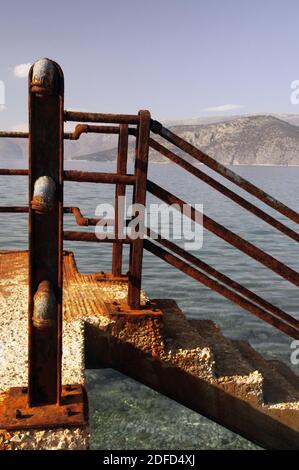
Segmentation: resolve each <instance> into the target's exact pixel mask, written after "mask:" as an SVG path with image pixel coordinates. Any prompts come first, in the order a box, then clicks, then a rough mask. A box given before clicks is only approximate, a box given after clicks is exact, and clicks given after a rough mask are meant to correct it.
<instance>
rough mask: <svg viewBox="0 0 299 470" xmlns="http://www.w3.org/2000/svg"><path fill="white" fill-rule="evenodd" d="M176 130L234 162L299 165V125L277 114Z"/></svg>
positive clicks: (226, 161) (247, 117) (206, 149)
mask: <svg viewBox="0 0 299 470" xmlns="http://www.w3.org/2000/svg"><path fill="white" fill-rule="evenodd" d="M172 130H173V131H174V132H176V133H177V134H179V135H180V136H182V137H184V138H185V139H186V140H188V141H189V142H190V143H192V144H193V145H195V146H196V147H199V148H201V149H202V150H203V151H204V152H206V153H208V154H209V155H211V156H212V157H214V158H216V159H217V160H219V161H221V162H222V163H225V164H230V165H233V164H234V165H240V164H247V165H261V164H262V165H265V164H272V165H299V128H298V127H297V126H294V125H292V124H289V123H287V122H285V121H282V120H281V119H278V118H276V117H274V116H267V115H262V116H245V117H239V118H237V119H234V120H231V121H226V122H221V123H217V124H208V125H200V126H175V127H173V128H172Z"/></svg>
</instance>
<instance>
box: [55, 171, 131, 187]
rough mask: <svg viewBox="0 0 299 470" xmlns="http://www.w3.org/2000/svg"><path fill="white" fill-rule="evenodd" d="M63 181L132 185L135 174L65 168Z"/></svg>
mask: <svg viewBox="0 0 299 470" xmlns="http://www.w3.org/2000/svg"><path fill="white" fill-rule="evenodd" d="M64 179H65V181H76V182H81V183H107V184H117V183H119V184H125V185H134V184H135V181H136V177H135V175H128V174H127V175H118V174H117V173H99V172H88V171H78V170H65V171H64Z"/></svg>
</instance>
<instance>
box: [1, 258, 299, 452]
mask: <svg viewBox="0 0 299 470" xmlns="http://www.w3.org/2000/svg"><path fill="white" fill-rule="evenodd" d="M9 256H11V259H9ZM5 257H6V258H5ZM3 260H6V261H5V266H6V268H5V269H8V268H7V265H8V264H9V266H10V268H9V269H10V270H11V276H12V275H13V279H17V284H14V286H16V287H17V289H16V290H14V289H11V288H10V287H9V285H8V284H7V282H6V284H5V282H2V281H1V282H0V290H1V295H2V297H3V299H4V298H6V307H4V304H3V306H2V307H0V313H1V308H2V310H3V312H6V313H5V315H4V316H5V317H7V318H8V319H7V322H6V323H5V324H4V323H3V326H2V325H1V326H0V328H3V332H4V336H5V335H6V336H5V338H6V340H5V341H7V342H8V343H7V344H6V343H5V344H2V348H3V350H4V353H5V355H4V357H5V361H6V359H8V358H9V357H10V358H11V359H12V358H13V359H14V361H13V364H12V365H10V367H7V365H6V366H5V367H4V366H3V365H1V366H0V383H1V384H3V387H4V388H5V387H7V386H8V385H9V386H11V385H12V384H17V385H19V384H23V383H24V380H25V376H24V375H23V376H22V373H23V372H22V370H24V371H25V369H26V368H25V365H26V357H25V356H26V354H25V353H24V351H25V350H26V348H25V346H24V345H25V343H24V341H26V327H25V323H24V324H23V323H22V321H23V320H21V318H22V317H24V315H25V312H26V300H25V297H24V296H25V294H24V293H25V291H26V275H25V274H24V273H25V272H26V268H25V265H26V254H24V253H23V254H18V255H10V254H3V255H0V263H1V262H2V263H3ZM17 260H19V261H17ZM8 261H9V263H8ZM17 263H19V265H17ZM2 266H3V265H2ZM22 266H23V267H22ZM0 269H1V264H0ZM2 269H3V268H2ZM22 270H23V271H22ZM21 272H23V275H22V276H23V277H22V276H21V274H20V273H21ZM17 273H18V274H17ZM19 288H20V289H21V290H18V289H19ZM15 292H17V294H16V295H15ZM126 294H127V284H126V282H125V281H123V282H110V281H103V280H99V276H97V275H83V274H80V273H78V271H77V269H76V265H75V261H74V258H73V256H72V254H65V256H64V320H65V330H64V353H65V355H64V359H63V381H64V383H67V382H74V381H76V382H78V381H80V380H78V378H79V379H80V377H82V380H83V367H84V365H83V350H82V348H83V336H82V335H83V332H82V328H83V326H84V334H85V361H86V367H89V368H96V367H99V366H102V365H104V366H109V367H113V368H115V369H118V370H120V371H121V372H124V373H125V374H127V375H129V376H131V377H132V378H135V379H137V380H139V381H140V382H142V383H144V384H146V385H148V386H150V387H152V388H153V389H155V390H157V391H159V392H161V393H164V394H165V395H167V396H169V397H171V398H173V399H175V400H176V401H178V402H180V403H182V404H184V405H186V406H188V407H190V408H191V409H193V410H195V411H198V412H199V413H201V414H203V415H205V416H207V417H209V418H211V419H212V420H214V421H216V422H218V423H219V424H221V425H223V426H226V427H227V428H229V429H231V430H232V431H234V432H236V433H238V434H240V435H242V436H244V437H246V438H247V439H249V440H251V441H253V442H256V443H257V444H259V445H260V446H262V447H266V448H269V449H298V448H299V383H298V378H297V377H296V376H294V374H293V373H292V372H291V371H290V370H289V369H288V368H287V370H285V368H284V367H283V366H281V364H280V363H273V361H265V360H264V359H263V358H262V357H261V356H260V355H259V354H257V353H256V352H255V351H254V350H253V349H252V348H251V347H250V345H248V344H246V343H240V342H239V343H236V342H233V341H230V340H228V339H226V338H225V337H224V336H223V335H222V333H221V331H220V330H219V328H218V327H217V326H216V325H215V324H214V323H213V322H211V321H207V320H192V321H188V320H187V318H186V317H185V315H184V314H183V313H182V312H181V311H180V309H179V308H178V306H177V305H176V303H175V302H174V301H172V300H156V301H155V302H156V304H157V307H158V308H160V309H162V310H163V317H162V318H159V317H155V318H154V317H151V318H149V317H136V318H131V317H129V318H128V317H124V316H119V315H111V312H110V311H109V310H108V309H107V306H106V302H107V303H111V302H119V303H122V302H125V299H126ZM22 296H23V297H22ZM21 297H22V298H24V302H23V303H20V298H21ZM3 299H2V301H1V302H4V300H3ZM10 299H11V300H10ZM146 300H147V299H146V296H145V295H143V302H145V301H146ZM21 305H23V306H22V309H20V308H19V306H21ZM16 306H17V307H18V308H17V309H16ZM16 310H17V311H18V312H20V313H18V318H17V320H16V318H15V317H16ZM23 310H24V312H23ZM8 312H10V313H8ZM22 312H23V313H22ZM5 321H6V320H5ZM16 321H17V322H19V323H18V330H16V331H18V333H15V334H14V332H13V331H12V330H13V329H14V328H12V326H11V325H12V324H13V322H16ZM14 324H15V323H14ZM21 328H22V331H23V329H24V332H22V334H23V335H24V338H23V337H20V331H21ZM5 329H6V330H7V329H8V330H9V333H7V331H4V330H5ZM21 342H22V344H23V346H22V347H20V344H21ZM78 345H80V347H79V348H78ZM12 349H14V350H15V351H19V354H18V357H16V355H12V353H11V350H12ZM9 354H10V356H9ZM5 361H4V363H6V362H5ZM21 382H22V383H21ZM55 432H56V433H57V432H58V431H55ZM75 432H78V431H77V430H76V431H75V430H72V433H73V434H72V439H73V440H72V441H70V439H71V438H70V436H67V437H65V438H63V439H62V440H61V441H59V435H58V434H56V437H54V436H55V433H53V435H52V434H50V435H49V436H48V435H47V433H46V434H44V435H43V436H44V437H42V439H44V440H41V442H39V443H38V442H37V440H38V434H37V432H35V434H34V435H35V439H36V441H35V442H36V444H37V447H39V448H42V447H43V446H45V447H48V446H49V448H57V446H61V445H62V447H63V446H64V447H67V445H69V448H74V447H75V446H76V445H80V442H81V443H82V442H85V443H86V440H85V441H84V439H85V437H86V434H87V431H86V434H85V436H83V435H79V436H77V437H78V439H77V440H76V436H75ZM60 437H61V436H60ZM4 438H5V439H6V441H9V439H7V436H6V434H5V433H4ZM48 438H49V439H50V441H51V442H50V443H48V442H47V439H48ZM13 439H18V438H17V437H13ZM61 442H62V444H61ZM12 444H13V445H16V446H17V447H18V448H20V447H21V444H19V443H12ZM10 445H11V440H10ZM28 445H29V444H25V447H26V446H27V447H26V448H28ZM51 446H52V447H51ZM55 446H56V447H55Z"/></svg>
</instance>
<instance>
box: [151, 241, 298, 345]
mask: <svg viewBox="0 0 299 470" xmlns="http://www.w3.org/2000/svg"><path fill="white" fill-rule="evenodd" d="M144 248H145V249H146V250H147V251H149V252H150V253H152V254H154V255H155V256H157V257H158V258H160V259H162V260H164V261H166V262H167V263H168V264H170V265H172V266H174V267H175V268H177V269H179V270H180V271H182V272H184V273H185V274H187V275H188V276H190V277H192V278H193V279H195V280H196V281H198V282H200V283H202V284H204V285H205V286H207V287H209V288H210V289H212V290H214V291H216V292H218V293H219V294H221V295H222V296H223V297H226V298H227V299H229V300H231V301H233V302H234V303H236V304H238V305H239V306H240V307H242V308H244V309H245V310H247V311H248V312H250V313H252V314H253V315H255V316H256V317H258V318H261V319H262V320H264V321H265V322H267V323H269V324H270V325H272V326H274V327H275V328H277V329H278V330H280V331H283V332H284V333H286V334H288V335H289V336H291V337H292V338H295V339H299V331H298V330H297V329H295V328H294V327H293V326H291V325H289V324H287V323H285V322H284V321H283V320H281V319H280V318H277V317H275V316H274V315H272V314H271V313H269V312H267V311H266V310H264V309H263V308H261V307H259V306H258V305H256V304H254V303H253V302H251V301H250V300H247V299H246V298H244V297H242V296H241V295H239V294H238V293H236V292H234V291H233V290H231V289H229V288H228V287H226V286H225V285H223V284H221V283H219V282H217V281H216V280H214V279H212V278H211V277H209V276H208V275H206V274H205V273H203V272H201V271H200V270H199V269H196V268H194V267H193V266H190V265H189V264H188V263H186V262H185V261H183V260H182V259H180V258H178V257H177V256H175V255H173V254H172V253H170V252H169V251H167V250H164V249H163V248H161V247H160V246H158V245H157V244H155V243H153V242H151V241H150V240H144Z"/></svg>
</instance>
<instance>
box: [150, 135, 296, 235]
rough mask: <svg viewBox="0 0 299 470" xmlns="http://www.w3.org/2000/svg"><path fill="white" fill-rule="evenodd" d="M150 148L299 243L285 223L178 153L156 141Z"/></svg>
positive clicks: (293, 232)
mask: <svg viewBox="0 0 299 470" xmlns="http://www.w3.org/2000/svg"><path fill="white" fill-rule="evenodd" d="M150 147H151V148H153V149H154V150H156V151H157V152H160V153H161V154H162V155H164V156H165V157H166V158H168V159H169V160H170V161H172V162H173V163H176V164H177V165H179V166H180V167H182V168H184V170H186V171H188V172H189V173H191V174H192V175H193V176H196V177H197V178H199V179H200V180H201V181H204V182H205V183H206V184H208V185H209V186H211V187H212V188H214V189H216V191H219V192H220V193H221V194H224V196H226V197H228V198H229V199H231V200H232V201H234V202H236V203H237V204H239V206H241V207H243V208H244V209H246V210H247V211H249V212H251V213H252V214H254V215H255V216H256V217H259V218H260V219H262V220H263V221H264V222H266V223H268V224H269V225H271V226H272V227H274V228H276V229H277V230H279V231H280V232H282V233H284V234H285V235H287V236H288V237H290V238H292V239H293V240H295V241H296V242H299V233H297V232H295V231H294V230H292V229H291V228H289V227H287V226H286V225H284V224H283V223H281V222H279V221H278V220H276V219H275V218H274V217H272V216H271V215H269V214H267V213H266V212H264V211H263V210H262V209H260V208H258V207H256V206H255V205H254V204H252V203H251V202H249V201H247V200H246V199H244V198H243V197H242V196H239V194H236V193H234V191H232V190H231V189H229V188H227V187H226V186H224V185H223V184H221V183H219V182H218V181H216V180H214V178H212V177H211V176H209V175H207V174H206V173H204V172H203V171H201V170H200V169H199V168H196V167H195V166H193V165H192V164H191V163H189V162H187V161H186V160H184V159H183V158H181V157H180V156H179V155H177V154H176V153H174V152H172V151H171V150H169V149H168V148H166V147H164V146H163V145H161V144H160V143H159V142H157V141H156V140H154V139H150Z"/></svg>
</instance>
